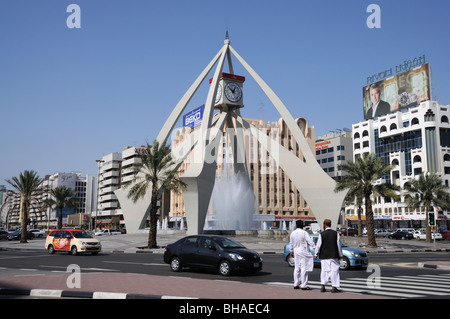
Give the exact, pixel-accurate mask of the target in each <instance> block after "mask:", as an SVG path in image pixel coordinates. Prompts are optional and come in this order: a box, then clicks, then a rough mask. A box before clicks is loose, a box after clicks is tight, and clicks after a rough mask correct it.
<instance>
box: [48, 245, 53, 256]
mask: <svg viewBox="0 0 450 319" xmlns="http://www.w3.org/2000/svg"><path fill="white" fill-rule="evenodd" d="M47 252H48V253H49V254H50V255H53V254H54V253H55V248H54V247H53V245H48V247H47Z"/></svg>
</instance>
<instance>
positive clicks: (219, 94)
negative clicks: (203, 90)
mask: <svg viewBox="0 0 450 319" xmlns="http://www.w3.org/2000/svg"><path fill="white" fill-rule="evenodd" d="M221 97H222V85H221V84H220V83H219V85H218V86H217V93H216V101H215V103H216V104H217V103H219V101H220V98H221Z"/></svg>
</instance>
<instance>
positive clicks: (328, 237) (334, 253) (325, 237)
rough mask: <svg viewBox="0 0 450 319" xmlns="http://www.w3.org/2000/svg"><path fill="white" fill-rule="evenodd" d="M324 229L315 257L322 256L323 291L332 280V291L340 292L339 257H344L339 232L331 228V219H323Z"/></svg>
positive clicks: (321, 275) (321, 280) (318, 241)
mask: <svg viewBox="0 0 450 319" xmlns="http://www.w3.org/2000/svg"><path fill="white" fill-rule="evenodd" d="M323 227H324V229H325V230H324V231H323V232H321V233H320V236H319V239H318V240H317V244H316V249H315V251H314V257H315V258H317V256H319V258H320V265H321V271H320V282H321V284H322V285H321V288H320V291H321V292H325V291H326V289H325V285H326V284H327V282H328V280H331V286H332V289H331V292H340V290H339V289H338V288H339V287H340V278H339V258H342V249H341V243H340V241H339V234H338V233H337V232H336V231H335V230H332V229H331V220H329V219H325V220H324V221H323Z"/></svg>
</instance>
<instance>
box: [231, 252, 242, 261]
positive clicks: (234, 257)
mask: <svg viewBox="0 0 450 319" xmlns="http://www.w3.org/2000/svg"><path fill="white" fill-rule="evenodd" d="M229 256H230V257H231V259H233V260H234V261H237V260H244V257H242V256H241V255H239V254H235V253H229Z"/></svg>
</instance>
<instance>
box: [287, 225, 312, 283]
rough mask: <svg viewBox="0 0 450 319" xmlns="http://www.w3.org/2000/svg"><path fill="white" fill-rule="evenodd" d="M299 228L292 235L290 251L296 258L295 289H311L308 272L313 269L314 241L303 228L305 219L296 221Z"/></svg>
mask: <svg viewBox="0 0 450 319" xmlns="http://www.w3.org/2000/svg"><path fill="white" fill-rule="evenodd" d="M296 226H297V228H296V229H295V230H294V231H293V232H292V233H291V236H290V242H291V246H290V252H291V256H292V257H293V258H294V263H295V267H294V289H299V288H301V289H302V290H311V288H309V287H308V272H310V271H313V268H314V259H313V256H312V254H311V252H310V250H309V247H312V248H313V249H314V247H315V246H314V242H313V241H312V239H311V237H309V234H308V233H307V232H306V231H304V230H303V221H302V220H297V221H296Z"/></svg>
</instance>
